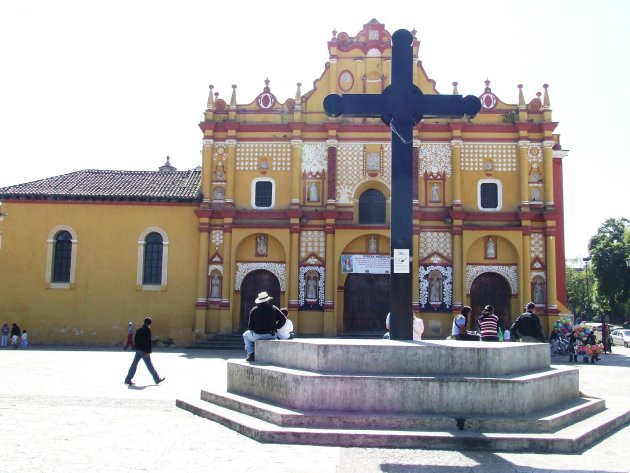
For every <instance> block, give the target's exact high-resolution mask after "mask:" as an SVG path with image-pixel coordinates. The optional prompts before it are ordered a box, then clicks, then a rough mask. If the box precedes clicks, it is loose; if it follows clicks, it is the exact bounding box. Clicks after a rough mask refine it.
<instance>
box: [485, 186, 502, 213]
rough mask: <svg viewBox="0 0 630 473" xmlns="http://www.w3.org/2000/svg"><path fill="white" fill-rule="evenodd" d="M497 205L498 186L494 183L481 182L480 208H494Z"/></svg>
mask: <svg viewBox="0 0 630 473" xmlns="http://www.w3.org/2000/svg"><path fill="white" fill-rule="evenodd" d="M498 205H499V187H498V186H497V185H496V184H492V183H486V184H481V208H482V209H496V208H497V206H498Z"/></svg>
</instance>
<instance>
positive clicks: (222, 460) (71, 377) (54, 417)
mask: <svg viewBox="0 0 630 473" xmlns="http://www.w3.org/2000/svg"><path fill="white" fill-rule="evenodd" d="M241 356H242V353H241V352H240V351H210V350H192V349H179V348H170V349H158V350H156V352H155V353H154V354H153V362H154V364H155V367H156V369H157V371H158V373H159V374H160V376H165V377H166V380H165V381H164V382H163V383H162V384H160V385H159V386H155V385H153V381H152V379H151V377H150V375H149V373H148V372H147V370H146V368H145V367H144V364H143V363H142V362H141V363H140V365H139V366H138V372H137V374H136V376H135V379H134V381H135V382H136V383H137V384H136V385H135V386H132V387H127V386H125V385H124V384H123V380H124V377H125V374H126V372H127V369H128V367H129V364H130V363H131V361H132V358H133V354H132V353H131V352H126V351H123V350H121V349H120V348H118V349H116V348H89V349H88V348H68V347H64V348H56V347H32V348H29V349H27V350H11V349H2V350H0V425H1V428H0V473H5V472H6V473H8V472H11V473H16V472H37V473H42V472H46V473H74V472H77V473H79V472H80V473H91V472H99V473H100V472H103V473H105V472H107V473H118V472H144V471H148V472H152V473H161V472H212V473H224V472H225V473H232V472H234V473H241V472H263V473H264V472H273V473H311V472H313V473H315V472H316V473H332V472H336V473H372V472H387V473H412V472H414V473H415V472H436V473H447V472H448V473H450V472H453V473H464V472H497V473H498V472H532V473H541V472H628V471H630V448H629V446H630V426H626V427H625V428H622V429H620V430H618V431H616V432H614V433H612V434H611V435H609V436H607V437H606V438H604V439H603V440H602V441H600V442H598V443H597V444H595V445H594V446H592V447H591V448H589V449H587V450H585V451H583V452H581V453H579V454H574V455H561V454H539V453H499V452H479V451H441V450H412V449H377V448H339V447H313V446H304V445H273V444H261V443H258V442H256V441H254V440H251V439H249V438H248V437H245V436H243V435H240V434H238V433H236V432H233V431H232V430H229V429H227V428H225V427H222V426H220V425H219V424H216V423H214V422H211V421H208V420H206V419H202V418H200V417H197V416H194V415H192V414H190V413H188V412H186V411H183V410H181V409H178V408H176V407H175V399H176V398H180V397H188V398H190V397H198V396H199V391H200V389H201V388H202V387H216V388H221V387H223V388H225V384H226V360H227V359H229V358H241ZM552 363H558V364H567V361H566V357H564V358H562V359H559V358H558V357H554V358H552ZM576 366H578V367H579V369H580V389H581V391H582V392H583V393H585V394H587V395H590V396H597V397H604V398H605V399H606V402H607V404H608V405H609V406H612V405H620V403H628V398H629V396H628V393H629V391H630V370H629V369H628V368H630V348H623V347H615V348H614V353H613V354H608V355H604V357H603V361H602V362H600V363H598V364H595V365H591V364H588V365H585V364H581V363H580V364H577V365H576Z"/></svg>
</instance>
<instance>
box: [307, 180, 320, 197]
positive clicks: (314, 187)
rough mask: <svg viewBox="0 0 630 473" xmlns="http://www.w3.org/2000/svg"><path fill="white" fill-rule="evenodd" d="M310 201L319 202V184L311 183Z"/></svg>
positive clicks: (309, 187)
mask: <svg viewBox="0 0 630 473" xmlns="http://www.w3.org/2000/svg"><path fill="white" fill-rule="evenodd" d="M308 201H309V202H319V190H318V189H317V183H315V182H311V183H310V184H309V185H308Z"/></svg>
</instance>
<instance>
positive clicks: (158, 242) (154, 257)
mask: <svg viewBox="0 0 630 473" xmlns="http://www.w3.org/2000/svg"><path fill="white" fill-rule="evenodd" d="M163 242H164V240H163V239H162V235H160V234H159V233H157V232H151V233H149V234H148V235H147V236H146V238H145V239H144V267H143V271H142V284H162V258H163V246H164V245H163Z"/></svg>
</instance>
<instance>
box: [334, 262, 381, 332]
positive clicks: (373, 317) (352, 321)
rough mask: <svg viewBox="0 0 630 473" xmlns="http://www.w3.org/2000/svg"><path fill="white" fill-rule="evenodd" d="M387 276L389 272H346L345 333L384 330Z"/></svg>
mask: <svg viewBox="0 0 630 473" xmlns="http://www.w3.org/2000/svg"><path fill="white" fill-rule="evenodd" d="M389 279H390V278H389V274H359V273H356V274H348V276H347V277H346V282H345V284H344V298H343V331H344V333H355V334H357V333H361V334H366V335H377V334H381V335H382V334H384V333H385V331H386V329H385V318H386V317H387V313H388V312H389Z"/></svg>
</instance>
